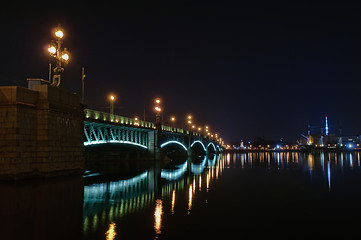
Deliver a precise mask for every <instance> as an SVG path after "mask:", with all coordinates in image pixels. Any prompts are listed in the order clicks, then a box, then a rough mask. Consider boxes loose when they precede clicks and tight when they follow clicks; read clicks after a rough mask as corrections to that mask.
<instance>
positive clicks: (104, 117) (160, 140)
mask: <svg viewBox="0 0 361 240" xmlns="http://www.w3.org/2000/svg"><path fill="white" fill-rule="evenodd" d="M84 134H85V142H84V146H89V145H94V144H104V143H119V144H130V145H135V146H138V147H140V148H144V149H148V150H149V151H151V152H154V151H161V149H163V148H165V147H167V146H168V145H169V146H172V145H173V146H175V145H178V147H179V148H181V149H183V150H184V151H186V152H187V153H188V155H191V153H192V151H191V149H192V148H193V147H194V146H195V145H198V148H200V147H201V149H203V151H204V152H205V153H209V152H212V153H218V152H222V151H223V150H224V148H223V147H222V145H221V144H220V143H219V142H218V141H217V140H216V139H212V138H209V137H208V136H205V135H202V134H201V133H199V132H193V131H189V130H185V129H182V128H176V127H170V126H166V125H161V127H160V129H157V128H156V126H155V124H154V123H152V122H147V121H141V120H136V119H134V118H128V117H123V116H118V115H114V114H110V113H105V112H100V111H96V110H91V109H85V121H84ZM199 146H200V147H199Z"/></svg>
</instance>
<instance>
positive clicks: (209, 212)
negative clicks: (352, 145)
mask: <svg viewBox="0 0 361 240" xmlns="http://www.w3.org/2000/svg"><path fill="white" fill-rule="evenodd" d="M360 160H361V158H360V153H358V152H351V153H314V154H308V153H298V152H281V153H269V152H259V153H256V152H254V153H235V154H233V153H232V154H231V153H227V154H224V155H214V156H210V157H199V158H197V159H187V160H184V161H182V160H178V161H175V162H173V163H170V164H168V165H167V166H166V167H162V168H161V167H160V166H158V164H153V165H151V166H150V167H148V168H144V169H141V170H140V169H138V170H137V172H136V173H134V174H133V175H132V176H129V174H128V175H127V176H126V177H124V176H122V175H114V174H113V175H111V176H108V175H103V174H99V173H92V174H88V175H87V177H67V178H56V179H50V180H47V181H44V180H32V181H20V182H17V183H1V184H0V191H1V202H0V204H1V208H0V214H1V215H0V217H1V218H0V219H1V221H2V224H1V227H0V229H1V231H0V238H1V239H225V238H227V239H242V238H243V239H253V238H255V237H281V238H287V239H294V238H303V239H304V238H316V237H317V238H319V239H324V238H330V237H336V236H340V237H342V239H353V238H356V237H358V236H359V234H360V227H361V225H360V224H361V165H360Z"/></svg>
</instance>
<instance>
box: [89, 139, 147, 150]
mask: <svg viewBox="0 0 361 240" xmlns="http://www.w3.org/2000/svg"><path fill="white" fill-rule="evenodd" d="M106 143H118V144H124V145H132V146H138V147H141V148H144V149H148V147H147V146H145V145H142V144H140V143H135V142H130V141H119V140H108V141H107V140H94V141H87V142H84V146H91V145H99V144H106Z"/></svg>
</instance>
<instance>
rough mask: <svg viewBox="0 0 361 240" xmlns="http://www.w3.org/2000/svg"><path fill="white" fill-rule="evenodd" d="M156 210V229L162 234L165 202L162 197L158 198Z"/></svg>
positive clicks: (156, 231)
mask: <svg viewBox="0 0 361 240" xmlns="http://www.w3.org/2000/svg"><path fill="white" fill-rule="evenodd" d="M155 203H156V205H155V210H154V231H155V234H157V235H158V234H161V232H162V231H161V227H162V214H163V205H162V204H163V202H162V200H161V199H157V200H156V202H155Z"/></svg>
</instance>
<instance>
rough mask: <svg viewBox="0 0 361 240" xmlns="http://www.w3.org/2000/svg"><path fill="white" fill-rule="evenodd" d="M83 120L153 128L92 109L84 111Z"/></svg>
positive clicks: (130, 119)
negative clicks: (89, 119)
mask: <svg viewBox="0 0 361 240" xmlns="http://www.w3.org/2000/svg"><path fill="white" fill-rule="evenodd" d="M84 111H85V118H86V119H88V118H91V119H95V120H100V121H105V122H114V123H119V124H122V125H130V126H137V127H144V128H154V123H152V122H147V121H141V120H135V119H134V118H128V117H123V116H119V115H115V114H110V113H106V112H100V111H96V110H92V109H85V110H84Z"/></svg>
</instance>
